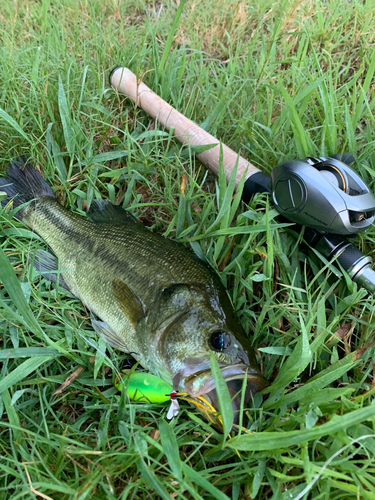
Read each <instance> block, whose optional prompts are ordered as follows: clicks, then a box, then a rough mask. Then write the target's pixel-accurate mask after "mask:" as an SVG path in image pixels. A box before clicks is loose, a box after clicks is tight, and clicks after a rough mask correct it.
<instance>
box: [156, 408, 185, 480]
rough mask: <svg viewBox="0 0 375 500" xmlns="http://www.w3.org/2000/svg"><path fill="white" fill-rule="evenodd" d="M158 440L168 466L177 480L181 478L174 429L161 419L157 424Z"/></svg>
mask: <svg viewBox="0 0 375 500" xmlns="http://www.w3.org/2000/svg"><path fill="white" fill-rule="evenodd" d="M159 431H160V440H161V445H162V447H163V451H164V453H165V456H166V457H167V460H168V465H169V467H170V468H171V470H172V472H173V473H174V475H175V476H176V478H177V479H178V480H181V478H182V469H181V460H180V456H179V450H178V444H177V439H176V435H175V432H174V429H173V427H172V425H171V424H167V422H166V421H165V420H164V419H163V418H162V419H160V422H159Z"/></svg>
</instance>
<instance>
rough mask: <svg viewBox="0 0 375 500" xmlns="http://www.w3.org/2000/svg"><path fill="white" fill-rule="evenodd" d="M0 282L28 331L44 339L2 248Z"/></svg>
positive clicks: (0, 254)
mask: <svg viewBox="0 0 375 500" xmlns="http://www.w3.org/2000/svg"><path fill="white" fill-rule="evenodd" d="M0 281H1V282H2V283H3V285H4V287H5V289H6V291H7V292H8V294H9V296H10V298H11V299H12V301H13V304H14V305H15V306H16V308H17V310H18V312H19V314H20V315H21V316H22V318H23V319H24V321H25V323H26V324H27V325H28V326H29V328H30V330H31V331H32V332H33V333H35V334H36V335H38V336H42V337H44V334H43V332H42V329H41V328H40V326H39V323H38V322H37V320H36V319H35V318H34V316H33V313H32V312H31V309H30V307H29V304H28V303H27V300H26V298H25V295H24V294H23V291H22V288H21V284H20V282H19V281H18V279H17V277H16V275H15V273H14V271H13V268H12V266H11V264H10V262H9V260H8V259H7V258H6V256H5V254H4V252H3V250H2V248H0Z"/></svg>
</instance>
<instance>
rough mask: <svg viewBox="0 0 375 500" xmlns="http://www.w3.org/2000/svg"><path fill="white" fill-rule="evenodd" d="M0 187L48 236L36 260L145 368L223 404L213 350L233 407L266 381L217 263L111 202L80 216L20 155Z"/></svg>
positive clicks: (108, 337)
mask: <svg viewBox="0 0 375 500" xmlns="http://www.w3.org/2000/svg"><path fill="white" fill-rule="evenodd" d="M0 190H2V191H4V192H5V193H6V195H7V198H6V199H5V200H3V201H2V205H3V206H5V205H6V204H9V202H10V201H11V202H12V207H13V209H14V210H13V212H12V213H13V214H14V216H15V217H16V218H18V219H19V220H20V221H22V223H23V224H25V225H26V226H27V227H29V228H30V229H31V230H32V231H34V232H35V233H37V234H38V235H39V236H40V237H41V238H42V239H43V240H44V241H45V243H46V244H47V245H48V247H49V249H50V250H51V252H52V253H51V252H48V251H46V250H39V251H38V252H37V254H36V258H35V262H34V265H35V266H36V268H37V269H38V270H39V271H40V272H41V273H42V275H43V276H45V277H47V278H48V279H50V280H51V281H53V280H55V279H56V270H61V273H59V275H60V282H59V283H60V285H62V286H64V287H65V288H66V289H67V290H69V292H70V293H71V294H72V295H74V296H75V297H76V298H77V299H79V300H80V301H81V302H82V303H83V304H84V306H85V307H86V308H87V309H88V310H89V311H90V313H91V316H92V318H91V324H92V327H93V328H94V330H95V331H96V332H97V333H98V334H99V335H100V336H101V337H102V338H103V339H104V340H105V341H106V342H107V343H108V344H109V345H110V346H112V347H113V348H116V349H119V350H120V351H123V352H126V353H130V354H131V355H132V356H133V357H134V358H135V359H136V361H138V362H139V364H140V365H142V367H143V368H144V369H146V370H148V371H149V372H150V373H152V374H154V375H156V376H158V377H160V378H161V379H163V380H164V381H165V382H167V383H169V384H170V385H171V386H172V387H173V390H174V391H176V392H182V393H187V394H188V395H189V396H190V397H191V398H197V397H204V398H205V400H206V401H208V403H209V404H211V405H212V406H213V407H214V408H215V409H216V410H218V409H219V404H218V396H217V393H216V389H215V382H214V378H213V376H212V373H211V365H210V356H211V355H214V357H215V358H216V360H217V362H218V366H219V367H220V370H221V374H222V376H223V378H224V380H225V382H226V384H227V387H228V389H229V393H230V395H231V397H232V406H233V409H234V411H235V412H238V411H239V409H240V405H241V388H242V386H243V382H244V378H246V384H245V385H246V392H245V403H247V402H249V401H250V399H251V397H252V395H253V394H255V393H256V392H258V391H261V390H262V389H263V388H265V387H266V386H267V381H266V379H265V378H264V377H263V375H262V374H261V372H260V370H259V367H258V364H257V361H256V357H255V354H254V350H253V349H252V347H251V344H250V341H249V339H248V338H247V336H246V335H245V333H244V330H243V328H242V326H241V323H240V321H239V319H238V318H237V316H236V314H235V311H234V309H233V306H232V303H231V301H230V299H229V296H228V294H227V291H226V289H225V287H224V285H223V284H222V282H221V279H220V277H219V275H218V273H217V272H215V270H214V269H213V268H212V267H211V266H210V265H209V264H208V263H207V262H205V261H203V260H202V259H200V258H199V257H197V256H196V255H195V254H194V253H193V252H192V251H191V250H190V249H188V248H186V247H185V246H184V245H183V244H181V243H179V242H177V241H175V240H172V239H169V238H165V237H164V236H162V235H160V234H157V233H155V232H153V231H151V230H149V229H148V228H146V227H145V226H144V225H143V224H141V223H140V222H139V221H137V220H136V218H135V217H133V215H131V214H130V213H129V212H128V211H126V210H125V209H123V208H122V207H120V206H116V205H113V204H112V203H110V202H109V201H95V202H93V203H92V205H91V207H90V208H89V210H88V212H87V216H86V217H84V216H81V215H78V214H76V213H73V212H72V211H70V210H68V209H67V208H65V207H64V206H63V205H62V204H60V202H59V201H58V200H57V198H56V196H55V194H54V192H53V190H52V188H51V186H50V185H49V184H48V183H47V182H46V181H45V180H44V179H43V177H42V176H41V175H40V174H39V173H38V172H37V170H36V169H34V167H33V166H32V165H31V164H30V163H29V162H28V161H26V160H25V159H24V158H18V159H17V160H13V161H12V162H11V164H10V166H9V168H8V170H7V174H6V177H5V178H1V179H0Z"/></svg>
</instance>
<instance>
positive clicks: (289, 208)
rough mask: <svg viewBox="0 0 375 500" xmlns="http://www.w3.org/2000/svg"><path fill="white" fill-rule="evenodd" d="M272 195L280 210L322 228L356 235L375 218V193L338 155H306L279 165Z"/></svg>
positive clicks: (284, 214) (273, 179)
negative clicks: (302, 158)
mask: <svg viewBox="0 0 375 500" xmlns="http://www.w3.org/2000/svg"><path fill="white" fill-rule="evenodd" d="M271 186H272V188H271V189H272V197H273V201H274V203H275V205H276V208H277V210H278V212H280V214H281V215H283V216H284V217H285V218H287V219H289V220H290V221H292V222H296V223H297V224H301V225H302V226H307V227H312V228H313V229H316V230H317V231H320V232H325V233H334V234H342V235H346V236H348V235H352V234H356V233H359V232H361V231H365V230H366V229H368V228H369V227H370V226H371V224H372V223H373V222H374V220H375V196H374V195H373V194H372V192H371V191H370V189H369V188H368V187H367V186H366V184H365V183H364V182H363V180H362V179H361V178H360V177H359V176H358V174H356V172H354V170H352V169H351V168H350V167H349V166H348V165H347V164H346V163H343V162H342V161H340V160H339V159H337V158H334V157H331V158H323V157H321V158H305V159H304V160H297V161H296V160H293V161H288V162H286V163H283V164H281V165H278V166H276V167H275V168H274V169H273V170H272V172H271Z"/></svg>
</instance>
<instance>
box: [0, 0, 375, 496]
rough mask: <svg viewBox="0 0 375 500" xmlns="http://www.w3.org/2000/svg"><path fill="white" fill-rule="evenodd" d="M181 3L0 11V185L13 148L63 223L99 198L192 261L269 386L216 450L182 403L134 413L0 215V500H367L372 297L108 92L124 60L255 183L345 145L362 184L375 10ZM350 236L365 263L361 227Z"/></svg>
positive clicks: (5, 6) (52, 1)
mask: <svg viewBox="0 0 375 500" xmlns="http://www.w3.org/2000/svg"><path fill="white" fill-rule="evenodd" d="M179 5H180V2H179V1H172V0H166V1H165V2H161V1H160V2H159V1H149V2H142V1H140V0H129V1H128V0H124V1H121V0H101V1H99V0H92V1H73V0H60V1H59V0H41V1H37V0H30V1H26V0H24V1H22V0H21V1H11V0H3V2H2V9H1V13H0V19H1V22H0V37H1V42H2V43H1V47H0V54H1V64H0V75H1V89H0V124H1V127H0V172H1V175H2V176H3V175H4V173H5V171H6V169H7V166H8V164H9V161H10V160H11V159H13V158H15V157H17V156H19V155H25V156H27V157H28V158H30V159H31V160H32V162H33V163H34V165H36V166H37V167H38V168H39V169H40V170H41V171H43V173H44V176H45V178H46V180H47V181H48V182H49V183H50V184H51V185H52V186H53V189H54V191H55V194H56V196H57V197H58V199H59V200H60V202H61V203H62V204H63V205H64V206H66V207H69V208H70V209H71V210H73V211H75V212H76V213H78V214H81V215H82V216H85V214H86V209H87V207H89V206H90V205H91V203H92V201H93V200H95V199H109V200H110V201H111V202H113V203H116V204H119V205H121V206H122V207H124V208H126V209H127V210H129V211H130V212H131V213H132V214H133V215H134V216H135V217H136V218H137V219H138V220H140V221H141V222H142V223H143V224H144V225H146V226H147V227H149V229H150V230H151V231H155V232H158V233H160V234H163V235H165V236H167V237H170V238H173V239H177V240H179V241H180V242H181V243H182V244H184V245H186V246H187V247H190V248H191V250H192V251H193V252H195V253H196V254H197V255H198V256H200V257H203V258H205V259H207V260H208V262H209V263H210V264H211V265H212V267H213V268H214V269H216V270H218V272H219V273H220V276H221V278H222V281H223V283H224V284H225V286H226V288H227V290H228V293H229V295H230V297H231V300H232V302H233V304H234V308H235V310H236V313H237V315H238V317H239V318H240V321H241V323H242V325H243V327H244V329H245V332H246V334H247V335H248V337H249V339H250V341H251V343H252V345H253V346H254V349H255V351H256V354H257V357H258V360H259V364H260V366H261V369H262V371H263V373H264V375H265V377H266V378H267V379H268V380H269V382H270V386H269V387H268V388H267V389H266V390H265V391H264V392H263V393H262V394H256V395H255V397H254V399H253V402H252V404H251V406H249V408H248V409H246V410H245V412H244V413H245V417H246V418H245V419H244V422H245V421H246V424H245V427H244V428H240V429H235V430H233V431H232V434H231V436H225V435H224V436H223V435H222V434H221V433H220V432H219V431H218V430H217V429H216V428H215V427H214V426H213V425H212V424H211V423H210V422H209V421H208V420H207V419H205V417H204V416H203V414H202V413H199V412H198V411H197V410H196V409H195V408H193V407H192V406H190V405H189V404H188V403H186V402H181V412H180V414H179V415H178V417H177V418H175V419H173V420H172V421H171V422H168V421H167V420H166V412H167V409H168V406H166V405H164V404H156V403H155V404H141V403H134V402H133V403H132V402H130V401H129V400H128V399H127V397H126V393H125V392H122V393H121V392H119V391H118V390H117V389H116V387H115V386H114V383H115V380H116V376H117V375H118V373H119V372H121V370H122V369H123V368H124V366H126V365H127V364H128V363H129V361H128V360H129V356H128V355H126V354H124V353H121V352H120V351H116V350H115V349H112V348H111V347H109V346H108V345H106V344H105V343H104V342H103V341H102V340H100V339H99V337H98V335H97V334H96V333H95V332H94V331H93V329H92V327H91V324H90V315H89V313H88V311H87V310H86V309H85V308H84V306H83V305H82V304H81V302H80V301H78V300H76V299H75V298H73V297H71V296H70V295H69V294H68V293H66V291H65V290H64V289H62V288H60V287H58V286H56V285H55V284H51V283H50V282H49V281H47V280H46V279H45V278H43V277H41V276H40V274H39V273H37V272H36V271H35V270H34V268H33V267H32V266H31V265H30V263H29V260H30V256H31V258H32V256H33V255H34V254H35V252H36V250H37V249H40V248H45V245H44V244H43V242H42V241H41V240H40V238H38V237H37V236H36V235H35V234H33V233H32V232H31V231H30V230H28V229H27V228H26V227H25V226H23V225H22V223H20V222H19V221H17V220H16V219H14V218H13V217H12V216H11V215H10V210H9V209H0V342H1V348H0V371H1V376H0V498H1V500H8V499H12V500H16V499H23V498H25V499H29V498H30V499H35V500H39V499H41V498H43V499H47V500H48V499H53V500H78V499H79V500H84V499H90V500H102V499H103V500H104V499H109V500H125V499H126V500H128V499H129V500H130V499H136V500H138V499H139V500H143V499H144V500H146V499H159V498H161V499H170V498H175V499H189V500H190V499H201V498H203V499H228V498H229V499H233V500H255V499H257V500H263V499H271V498H272V499H275V500H289V499H290V500H292V499H293V500H300V499H301V500H302V499H304V500H307V499H314V500H323V499H324V500H328V499H329V500H336V499H343V500H359V499H361V500H362V499H365V500H367V499H369V500H371V499H375V474H374V473H375V460H374V455H375V432H374V431H375V429H374V425H375V399H374V394H375V348H374V345H373V344H374V328H375V318H374V317H373V306H374V298H373V297H372V296H371V295H370V294H369V293H368V292H367V291H366V290H364V289H363V288H360V287H358V286H357V285H356V284H355V283H353V282H351V281H350V279H348V278H347V276H345V275H343V273H342V272H341V271H340V270H339V269H338V268H336V267H334V266H333V265H332V264H331V263H329V262H325V263H323V262H322V260H321V259H320V258H319V256H318V255H317V254H316V252H315V251H314V249H313V248H310V247H309V246H308V245H306V244H304V242H303V234H301V233H299V232H296V231H295V230H294V229H293V226H292V225H289V226H288V225H286V224H285V221H281V220H280V219H278V213H277V212H276V210H275V208H274V207H273V205H272V200H271V199H269V198H268V197H267V196H266V195H264V194H257V195H256V196H255V197H254V198H253V199H252V200H251V201H250V204H249V205H245V204H243V203H242V202H239V196H238V195H237V196H236V195H235V193H234V191H233V187H231V186H229V187H228V186H227V185H226V182H225V179H224V175H223V173H222V172H221V174H220V176H219V178H218V179H217V178H216V177H215V176H214V175H213V174H211V173H209V172H207V170H206V168H205V167H204V166H203V165H202V164H200V163H199V161H198V160H197V159H196V157H195V156H194V151H193V150H191V149H189V148H188V147H187V146H181V144H179V143H178V142H177V141H176V140H175V139H174V138H173V136H172V134H171V133H169V132H167V131H165V130H164V129H163V128H162V127H161V126H159V124H158V123H155V121H154V120H152V119H150V117H148V116H147V114H146V113H144V112H143V111H142V110H141V109H140V108H138V107H136V106H135V105H134V104H133V103H132V102H131V101H130V100H129V99H127V98H125V97H124V96H122V95H120V94H118V93H117V92H116V91H115V90H114V89H112V88H111V87H110V85H109V82H108V77H109V74H110V71H111V70H112V69H113V67H115V66H118V65H122V66H126V67H129V68H130V69H131V70H132V71H133V72H134V73H135V74H136V75H137V76H138V78H140V79H143V81H144V82H145V83H146V84H147V85H148V86H149V87H150V88H152V89H153V90H154V91H155V92H157V93H158V94H159V95H160V96H161V97H163V99H165V100H166V101H168V102H169V103H170V104H172V105H173V106H174V107H175V108H177V109H178V110H179V111H181V112H182V113H183V114H185V115H186V116H187V117H188V118H190V119H191V120H193V121H195V122H196V123H198V124H199V125H200V126H201V127H203V128H204V129H205V130H207V131H208V132H210V133H211V134H212V135H214V136H216V137H218V138H220V139H221V140H222V141H223V143H225V144H227V145H228V146H229V147H231V148H232V149H233V150H234V151H236V152H238V153H240V154H241V155H242V156H243V157H246V158H248V159H249V160H250V161H251V162H252V163H253V164H254V165H256V166H257V167H258V168H259V169H261V170H262V171H264V172H267V173H269V172H270V171H271V170H272V168H273V167H275V166H276V165H277V164H279V163H281V162H283V161H286V160H290V159H297V158H304V157H306V156H319V155H330V154H334V153H342V152H346V151H350V152H352V153H355V154H356V155H358V156H357V160H356V163H355V164H354V168H355V169H356V171H357V172H358V173H359V174H360V175H361V176H362V178H363V179H364V180H365V181H366V182H367V183H368V184H369V186H371V187H372V189H373V190H375V186H374V181H373V180H374V177H375V154H374V136H373V134H374V123H375V119H374V116H373V114H374V108H375V92H374V90H375V87H374V73H375V50H374V45H375V39H374V37H375V35H374V29H373V27H374V23H375V15H374V12H373V3H372V2H370V1H366V0H364V1H359V0H353V1H351V2H341V1H339V0H325V1H324V0H315V1H311V0H302V2H301V1H300V0H298V1H297V0H283V1H281V0H279V1H275V2H274V1H270V0H264V1H263V2H258V1H255V0H252V1H250V0H248V1H243V2H241V1H238V0H232V1H231V0H216V1H215V2H208V1H206V0H201V1H200V2H198V1H195V0H187V1H186V3H185V4H184V6H183V10H182V14H181V16H180V17H179V18H178V13H179V12H178V6H179ZM0 196H1V194H0ZM352 241H353V244H355V245H356V246H357V247H358V248H360V249H361V251H362V252H364V253H365V254H367V255H371V254H372V253H373V252H374V249H375V229H372V228H371V229H369V230H368V231H367V232H366V233H364V234H361V235H359V236H358V237H356V238H354V239H353V240H352ZM1 282H2V284H1ZM70 376H72V378H71V379H70V384H69V385H67V386H66V387H63V388H61V385H62V384H63V383H64V382H66V381H67V379H68V377H70ZM59 389H60V390H59Z"/></svg>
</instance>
